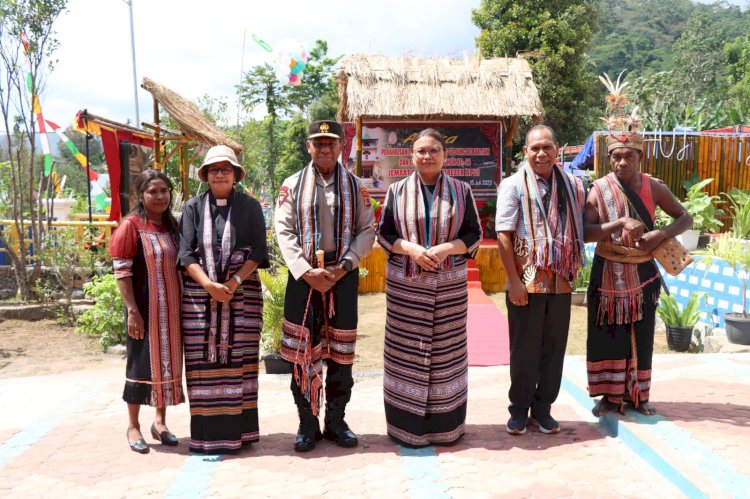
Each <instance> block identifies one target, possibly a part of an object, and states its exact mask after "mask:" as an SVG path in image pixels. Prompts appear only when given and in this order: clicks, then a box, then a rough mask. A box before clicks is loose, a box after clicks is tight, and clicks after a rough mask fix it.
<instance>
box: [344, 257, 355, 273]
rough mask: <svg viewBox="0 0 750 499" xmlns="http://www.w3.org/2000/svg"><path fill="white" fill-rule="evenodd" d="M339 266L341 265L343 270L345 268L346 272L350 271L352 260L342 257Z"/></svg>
mask: <svg viewBox="0 0 750 499" xmlns="http://www.w3.org/2000/svg"><path fill="white" fill-rule="evenodd" d="M341 266H342V267H343V268H344V270H346V271H347V272H351V271H352V269H353V268H354V265H352V261H351V260H349V259H348V258H344V259H343V260H341Z"/></svg>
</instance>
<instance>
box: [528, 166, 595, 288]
mask: <svg viewBox="0 0 750 499" xmlns="http://www.w3.org/2000/svg"><path fill="white" fill-rule="evenodd" d="M522 175H523V183H522V186H521V211H522V213H523V220H524V225H525V227H526V237H527V240H526V242H527V245H528V246H527V247H528V250H529V263H530V264H531V265H533V266H534V267H536V268H537V269H547V270H551V271H553V272H555V273H556V274H560V275H561V276H563V277H565V278H566V279H568V280H573V279H574V278H575V276H576V275H577V274H578V267H579V266H580V264H581V256H582V255H583V201H584V192H583V186H582V184H580V183H579V182H575V181H574V180H573V179H572V178H570V177H569V176H568V175H567V174H566V173H565V172H563V171H562V169H561V168H560V167H559V166H558V165H554V166H553V168H552V175H551V176H550V188H549V191H548V194H547V196H549V199H548V200H547V202H545V200H544V199H542V195H541V193H540V190H539V183H538V182H537V179H536V175H535V174H534V171H533V170H532V169H531V166H530V165H529V164H528V163H525V164H524V167H523V169H522Z"/></svg>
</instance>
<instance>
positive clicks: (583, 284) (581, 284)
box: [573, 259, 592, 291]
mask: <svg viewBox="0 0 750 499" xmlns="http://www.w3.org/2000/svg"><path fill="white" fill-rule="evenodd" d="M591 263H592V261H591V259H589V261H587V262H586V264H585V265H582V266H581V268H579V269H578V275H576V278H575V279H573V291H586V290H587V289H588V287H589V280H590V279H591Z"/></svg>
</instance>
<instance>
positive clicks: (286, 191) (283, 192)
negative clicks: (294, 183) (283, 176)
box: [279, 185, 289, 206]
mask: <svg viewBox="0 0 750 499" xmlns="http://www.w3.org/2000/svg"><path fill="white" fill-rule="evenodd" d="M288 195H289V187H287V186H285V185H282V186H281V188H280V189H279V206H281V205H282V204H284V200H285V199H286V197H287V196H288Z"/></svg>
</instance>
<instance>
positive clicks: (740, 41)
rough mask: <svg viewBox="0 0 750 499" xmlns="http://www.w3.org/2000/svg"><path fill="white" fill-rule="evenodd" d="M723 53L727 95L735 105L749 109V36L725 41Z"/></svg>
mask: <svg viewBox="0 0 750 499" xmlns="http://www.w3.org/2000/svg"><path fill="white" fill-rule="evenodd" d="M724 55H725V56H726V59H727V64H728V75H729V76H728V83H729V97H730V99H731V100H732V103H733V104H734V105H735V106H737V107H740V108H742V109H745V110H747V111H750V36H744V37H741V38H737V39H735V40H734V41H733V42H730V43H727V44H726V45H725V46H724ZM734 124H739V123H734Z"/></svg>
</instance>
